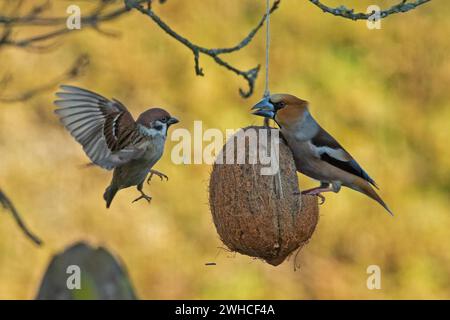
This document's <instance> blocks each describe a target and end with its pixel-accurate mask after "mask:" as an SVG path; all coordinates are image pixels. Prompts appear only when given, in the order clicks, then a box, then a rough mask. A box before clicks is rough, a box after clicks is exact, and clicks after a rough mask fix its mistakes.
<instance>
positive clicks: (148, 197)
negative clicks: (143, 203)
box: [132, 191, 152, 203]
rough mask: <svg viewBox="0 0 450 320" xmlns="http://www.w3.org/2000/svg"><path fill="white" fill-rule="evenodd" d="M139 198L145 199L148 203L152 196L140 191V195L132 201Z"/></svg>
mask: <svg viewBox="0 0 450 320" xmlns="http://www.w3.org/2000/svg"><path fill="white" fill-rule="evenodd" d="M141 199H145V200H147V202H148V203H150V201H151V200H152V197H150V196H148V195H146V194H145V193H143V192H142V191H141V196H140V197H139V198H136V199H134V200H133V202H132V203H135V202H136V201H139V200H141Z"/></svg>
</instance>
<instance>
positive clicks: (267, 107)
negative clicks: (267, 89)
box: [252, 97, 275, 119]
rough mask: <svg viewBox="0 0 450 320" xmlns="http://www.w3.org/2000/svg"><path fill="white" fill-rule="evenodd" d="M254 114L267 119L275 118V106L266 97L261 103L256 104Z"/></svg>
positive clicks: (253, 108)
mask: <svg viewBox="0 0 450 320" xmlns="http://www.w3.org/2000/svg"><path fill="white" fill-rule="evenodd" d="M252 110H255V111H253V114H254V115H257V116H261V117H265V118H271V119H273V117H274V116H275V107H274V106H273V104H272V102H270V97H265V98H264V99H262V100H261V101H260V102H258V103H257V104H255V105H254V106H253V107H252Z"/></svg>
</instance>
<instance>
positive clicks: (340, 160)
mask: <svg viewBox="0 0 450 320" xmlns="http://www.w3.org/2000/svg"><path fill="white" fill-rule="evenodd" d="M311 144H312V146H313V147H314V148H315V149H316V152H317V154H318V155H319V156H320V159H321V160H323V161H326V162H328V163H329V164H331V165H333V166H335V167H337V168H339V169H341V170H344V171H346V172H348V173H351V174H354V175H356V176H358V177H361V178H363V179H364V180H366V181H368V182H369V183H370V184H372V185H373V186H374V187H376V188H378V187H377V184H376V183H375V181H374V180H373V179H372V178H371V177H370V176H369V175H368V174H367V172H366V171H364V169H363V168H361V166H360V165H359V164H358V162H356V160H355V159H353V157H352V156H351V155H350V154H349V153H348V152H347V151H346V150H345V149H344V148H343V147H342V146H341V145H340V144H339V142H337V141H336V140H335V139H334V138H333V137H332V136H331V135H330V134H329V133H328V132H326V131H325V130H324V129H323V128H322V127H320V126H319V131H318V132H317V134H316V135H315V136H314V137H313V138H312V139H311Z"/></svg>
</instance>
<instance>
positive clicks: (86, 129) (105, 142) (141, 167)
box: [54, 85, 178, 208]
mask: <svg viewBox="0 0 450 320" xmlns="http://www.w3.org/2000/svg"><path fill="white" fill-rule="evenodd" d="M61 89H62V91H61V92H57V93H56V96H57V97H58V98H59V100H56V101H55V102H54V103H55V105H56V106H58V108H57V109H56V110H55V113H56V114H57V115H58V116H59V118H60V120H61V122H62V124H63V125H64V126H65V127H66V129H67V130H68V131H69V132H70V134H71V135H72V136H73V137H74V138H75V140H77V141H78V142H79V143H80V144H81V145H82V146H83V150H84V151H85V153H86V155H87V156H88V157H89V159H90V160H91V161H92V163H93V164H95V165H98V166H100V167H102V168H104V169H106V170H112V169H114V173H113V178H112V181H111V184H110V185H109V187H108V188H106V191H105V193H104V195H103V198H104V199H105V201H106V207H107V208H109V206H110V205H111V202H112V200H113V198H114V196H115V195H116V193H117V191H119V190H120V189H124V188H128V187H131V186H137V189H138V191H139V192H140V193H141V196H140V197H139V198H137V199H135V200H134V201H133V202H135V201H138V200H140V199H145V200H147V201H148V202H150V200H151V197H150V196H148V195H146V194H145V193H144V192H143V191H142V188H143V184H144V181H145V178H146V177H147V175H148V174H149V173H150V177H149V179H148V180H147V182H149V180H150V179H151V177H152V175H157V176H159V177H160V178H161V180H162V179H163V178H166V179H167V176H166V175H164V174H162V173H161V172H158V171H156V170H152V167H153V166H154V165H155V163H156V162H158V160H159V159H160V158H161V156H162V154H163V151H164V143H165V141H166V137H167V130H168V129H169V127H170V126H171V125H172V124H175V123H177V122H178V120H177V119H176V118H174V117H171V116H170V114H169V113H168V112H167V111H165V110H164V109H160V108H152V109H148V110H147V111H145V112H143V113H142V114H141V115H140V116H139V118H138V119H137V121H134V119H133V116H132V115H131V113H130V112H129V111H128V109H127V108H126V107H125V106H124V105H123V104H122V103H121V102H119V101H118V100H115V99H112V100H108V99H106V98H105V97H102V96H101V95H99V94H97V93H94V92H92V91H89V90H86V89H81V88H78V87H74V86H67V85H63V86H61Z"/></svg>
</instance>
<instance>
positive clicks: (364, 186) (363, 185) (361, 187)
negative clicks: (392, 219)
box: [350, 179, 394, 216]
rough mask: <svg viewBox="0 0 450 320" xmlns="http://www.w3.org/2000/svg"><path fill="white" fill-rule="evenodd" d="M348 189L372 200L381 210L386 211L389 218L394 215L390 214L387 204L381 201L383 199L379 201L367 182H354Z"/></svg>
mask: <svg viewBox="0 0 450 320" xmlns="http://www.w3.org/2000/svg"><path fill="white" fill-rule="evenodd" d="M350 188H352V189H353V190H356V191H359V192H361V193H364V194H365V195H366V196H368V197H370V198H372V199H373V200H375V201H376V202H378V203H379V204H381V205H382V206H383V208H385V209H386V211H387V212H389V214H390V215H391V216H393V215H394V213H392V211H391V209H389V207H388V206H387V204H386V203H385V202H384V201H383V199H381V197H380V196H379V195H378V193H376V191H375V190H374V189H373V188H372V186H371V185H370V184H369V183H368V182H367V181H365V180H363V179H358V180H356V181H355V182H354V184H353V185H352V186H350Z"/></svg>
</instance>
